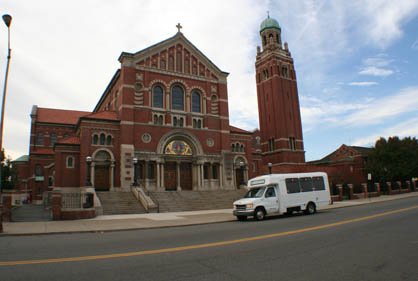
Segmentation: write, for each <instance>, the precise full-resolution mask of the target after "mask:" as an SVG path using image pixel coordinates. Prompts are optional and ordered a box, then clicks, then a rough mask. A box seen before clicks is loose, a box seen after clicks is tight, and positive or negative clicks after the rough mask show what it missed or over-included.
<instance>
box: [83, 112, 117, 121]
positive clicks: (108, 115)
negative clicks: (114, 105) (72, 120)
mask: <svg viewBox="0 0 418 281" xmlns="http://www.w3.org/2000/svg"><path fill="white" fill-rule="evenodd" d="M83 118H90V119H101V120H115V121H116V120H119V119H118V115H117V114H116V112H115V111H100V112H93V113H91V114H89V115H86V116H83Z"/></svg>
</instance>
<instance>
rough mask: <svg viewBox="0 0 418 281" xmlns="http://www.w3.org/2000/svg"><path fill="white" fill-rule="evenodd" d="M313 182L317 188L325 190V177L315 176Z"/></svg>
mask: <svg viewBox="0 0 418 281" xmlns="http://www.w3.org/2000/svg"><path fill="white" fill-rule="evenodd" d="M312 182H313V186H314V187H315V190H325V183H324V177H313V178H312Z"/></svg>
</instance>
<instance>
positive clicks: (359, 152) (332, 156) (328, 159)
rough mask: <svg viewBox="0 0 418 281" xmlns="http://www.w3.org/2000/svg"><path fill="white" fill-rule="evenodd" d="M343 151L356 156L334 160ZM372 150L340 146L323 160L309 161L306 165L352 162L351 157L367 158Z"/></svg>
mask: <svg viewBox="0 0 418 281" xmlns="http://www.w3.org/2000/svg"><path fill="white" fill-rule="evenodd" d="M343 150H350V151H353V152H356V155H353V156H347V157H345V158H340V159H337V160H336V159H335V157H336V156H337V154H338V152H340V151H343ZM371 150H372V148H370V147H362V146H350V145H345V144H342V145H341V146H340V147H339V148H338V149H336V150H335V151H333V152H331V153H330V154H328V155H327V156H325V157H324V158H321V159H319V160H314V161H309V162H308V163H311V164H325V163H331V162H337V161H346V160H353V157H355V156H359V155H361V156H362V157H367V155H368V153H369V152H370V151H371Z"/></svg>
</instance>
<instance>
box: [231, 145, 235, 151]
mask: <svg viewBox="0 0 418 281" xmlns="http://www.w3.org/2000/svg"><path fill="white" fill-rule="evenodd" d="M231 150H232V152H235V144H232V145H231Z"/></svg>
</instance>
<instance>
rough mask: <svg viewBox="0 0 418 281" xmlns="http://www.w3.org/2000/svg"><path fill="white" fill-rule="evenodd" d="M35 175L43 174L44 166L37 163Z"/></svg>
mask: <svg viewBox="0 0 418 281" xmlns="http://www.w3.org/2000/svg"><path fill="white" fill-rule="evenodd" d="M35 176H37V177H38V176H42V167H41V165H39V164H36V166H35Z"/></svg>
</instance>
